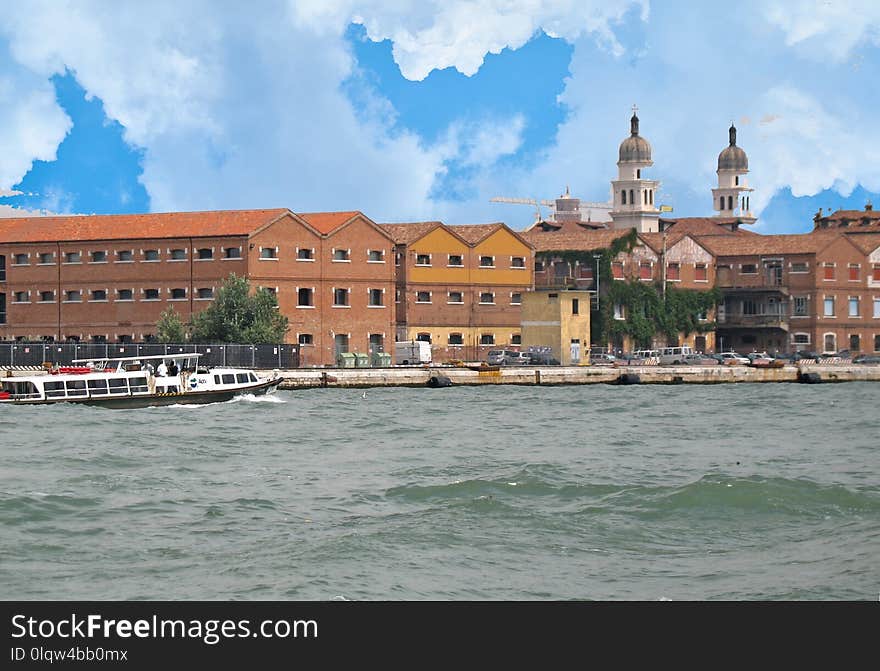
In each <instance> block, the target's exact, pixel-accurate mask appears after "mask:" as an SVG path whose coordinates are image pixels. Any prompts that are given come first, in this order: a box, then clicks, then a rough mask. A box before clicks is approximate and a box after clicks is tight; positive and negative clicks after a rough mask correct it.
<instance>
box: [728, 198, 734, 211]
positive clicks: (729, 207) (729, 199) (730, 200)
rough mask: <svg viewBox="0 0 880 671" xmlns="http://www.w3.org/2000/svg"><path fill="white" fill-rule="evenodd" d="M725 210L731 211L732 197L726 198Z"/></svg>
mask: <svg viewBox="0 0 880 671" xmlns="http://www.w3.org/2000/svg"><path fill="white" fill-rule="evenodd" d="M727 209H728V210H732V209H733V196H728V197H727Z"/></svg>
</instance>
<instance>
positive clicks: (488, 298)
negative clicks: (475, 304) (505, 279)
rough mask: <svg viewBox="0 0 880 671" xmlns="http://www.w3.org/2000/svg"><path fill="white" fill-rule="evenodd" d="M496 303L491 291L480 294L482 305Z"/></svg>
mask: <svg viewBox="0 0 880 671" xmlns="http://www.w3.org/2000/svg"><path fill="white" fill-rule="evenodd" d="M494 303H495V294H494V293H493V292H491V291H483V292H482V293H481V294H480V304H481V305H492V304H494Z"/></svg>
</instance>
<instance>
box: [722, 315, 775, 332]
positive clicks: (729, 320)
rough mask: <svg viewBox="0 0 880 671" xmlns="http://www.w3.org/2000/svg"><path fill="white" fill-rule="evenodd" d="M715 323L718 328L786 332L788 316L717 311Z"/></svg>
mask: <svg viewBox="0 0 880 671" xmlns="http://www.w3.org/2000/svg"><path fill="white" fill-rule="evenodd" d="M717 322H718V328H748V329H761V328H764V329H780V330H782V331H788V315H785V314H775V313H766V314H756V315H747V314H742V313H733V314H731V313H729V312H722V311H719V313H718V319H717Z"/></svg>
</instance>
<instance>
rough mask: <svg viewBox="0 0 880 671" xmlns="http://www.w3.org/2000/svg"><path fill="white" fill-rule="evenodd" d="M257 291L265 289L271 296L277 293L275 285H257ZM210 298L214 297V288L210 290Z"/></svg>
mask: <svg viewBox="0 0 880 671" xmlns="http://www.w3.org/2000/svg"><path fill="white" fill-rule="evenodd" d="M258 291H265V292H266V293H267V294H272V295H273V296H277V295H278V289H277V287H259V289H258ZM210 297H211V298H213V297H214V290H213V289H212V290H211V296H210Z"/></svg>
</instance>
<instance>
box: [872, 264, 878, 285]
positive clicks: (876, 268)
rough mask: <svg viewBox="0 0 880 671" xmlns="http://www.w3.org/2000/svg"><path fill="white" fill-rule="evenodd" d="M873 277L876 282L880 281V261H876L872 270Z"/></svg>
mask: <svg viewBox="0 0 880 671" xmlns="http://www.w3.org/2000/svg"><path fill="white" fill-rule="evenodd" d="M871 279H873V280H874V281H875V282H880V263H875V264H874V267H873V268H872V272H871Z"/></svg>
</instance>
